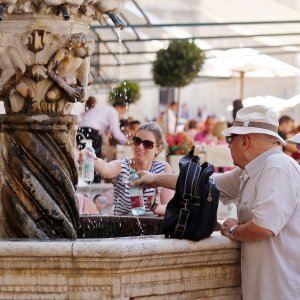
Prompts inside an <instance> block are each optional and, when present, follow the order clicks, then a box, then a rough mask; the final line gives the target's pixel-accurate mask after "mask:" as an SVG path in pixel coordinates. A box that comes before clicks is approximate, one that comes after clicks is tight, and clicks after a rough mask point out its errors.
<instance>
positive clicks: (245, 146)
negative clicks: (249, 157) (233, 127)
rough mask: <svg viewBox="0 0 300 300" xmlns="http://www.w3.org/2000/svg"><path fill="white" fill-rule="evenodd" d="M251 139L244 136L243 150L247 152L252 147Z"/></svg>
mask: <svg viewBox="0 0 300 300" xmlns="http://www.w3.org/2000/svg"><path fill="white" fill-rule="evenodd" d="M250 139H251V137H250V136H249V135H247V134H245V135H243V145H242V150H247V149H248V148H249V145H250Z"/></svg>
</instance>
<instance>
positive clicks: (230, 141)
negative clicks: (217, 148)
mask: <svg viewBox="0 0 300 300" xmlns="http://www.w3.org/2000/svg"><path fill="white" fill-rule="evenodd" d="M235 136H238V134H231V135H228V136H226V137H225V141H226V143H227V144H228V145H230V144H231V143H232V139H233V138H234V137H235Z"/></svg>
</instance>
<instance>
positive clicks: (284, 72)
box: [200, 48, 300, 99]
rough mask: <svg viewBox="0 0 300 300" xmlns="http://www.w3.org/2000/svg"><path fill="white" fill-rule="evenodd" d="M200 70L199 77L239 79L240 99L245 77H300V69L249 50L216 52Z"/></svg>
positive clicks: (238, 49)
mask: <svg viewBox="0 0 300 300" xmlns="http://www.w3.org/2000/svg"><path fill="white" fill-rule="evenodd" d="M202 70H203V71H201V72H200V75H205V76H218V77H239V78H240V98H241V99H244V78H245V77H255V78H263V77H291V76H300V69H298V68H295V67H293V66H292V65H289V64H287V63H285V62H283V61H280V60H278V59H276V58H273V57H271V56H269V55H266V54H260V53H259V52H257V51H256V50H254V49H250V48H237V49H230V50H226V51H218V52H217V55H216V57H215V58H209V59H207V60H206V61H205V64H204V66H203V68H202Z"/></svg>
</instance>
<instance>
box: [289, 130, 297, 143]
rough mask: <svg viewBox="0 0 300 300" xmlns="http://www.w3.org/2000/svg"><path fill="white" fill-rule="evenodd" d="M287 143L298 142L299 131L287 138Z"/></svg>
mask: <svg viewBox="0 0 300 300" xmlns="http://www.w3.org/2000/svg"><path fill="white" fill-rule="evenodd" d="M287 141H288V142H289V143H292V144H300V132H299V133H297V134H296V135H293V136H292V137H290V138H289V139H287Z"/></svg>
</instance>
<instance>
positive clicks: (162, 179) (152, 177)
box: [129, 171, 178, 190]
mask: <svg viewBox="0 0 300 300" xmlns="http://www.w3.org/2000/svg"><path fill="white" fill-rule="evenodd" d="M138 175H140V176H141V178H139V179H137V180H134V181H133V182H132V183H130V184H129V185H130V186H136V185H139V186H141V187H143V188H146V187H159V186H161V187H165V188H168V189H171V190H175V188H176V182H177V179H178V174H171V173H160V174H153V173H150V172H147V171H139V172H138Z"/></svg>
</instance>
